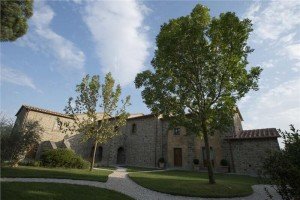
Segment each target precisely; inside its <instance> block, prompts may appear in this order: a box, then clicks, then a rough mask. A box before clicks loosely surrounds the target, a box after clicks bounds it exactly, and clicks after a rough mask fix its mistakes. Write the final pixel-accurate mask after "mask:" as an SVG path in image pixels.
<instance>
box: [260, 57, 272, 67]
mask: <svg viewBox="0 0 300 200" xmlns="http://www.w3.org/2000/svg"><path fill="white" fill-rule="evenodd" d="M274 63H275V61H274V60H273V59H270V60H267V61H264V62H262V63H261V65H260V66H261V67H262V68H273V67H274Z"/></svg>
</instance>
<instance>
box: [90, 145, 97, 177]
mask: <svg viewBox="0 0 300 200" xmlns="http://www.w3.org/2000/svg"><path fill="white" fill-rule="evenodd" d="M97 144H98V142H97V141H95V144H94V151H93V157H92V162H91V167H90V171H92V170H93V167H94V164H95V156H96V150H97Z"/></svg>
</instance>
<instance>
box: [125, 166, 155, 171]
mask: <svg viewBox="0 0 300 200" xmlns="http://www.w3.org/2000/svg"><path fill="white" fill-rule="evenodd" d="M125 168H126V171H127V172H140V171H154V170H157V169H156V168H146V167H131V166H126V167H125Z"/></svg>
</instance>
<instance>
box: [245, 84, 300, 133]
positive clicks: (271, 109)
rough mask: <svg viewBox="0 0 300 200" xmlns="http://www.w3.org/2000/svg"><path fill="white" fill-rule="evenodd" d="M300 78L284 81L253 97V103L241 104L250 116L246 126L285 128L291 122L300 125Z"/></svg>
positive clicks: (247, 127)
mask: <svg viewBox="0 0 300 200" xmlns="http://www.w3.org/2000/svg"><path fill="white" fill-rule="evenodd" d="M299 91H300V79H295V80H291V81H287V82H285V83H282V84H280V85H278V86H276V87H274V88H273V89H271V90H269V91H267V92H265V93H260V95H256V96H255V97H252V98H251V100H252V102H251V105H250V106H249V107H248V105H246V104H240V106H241V110H243V111H244V112H245V114H246V115H247V116H249V118H248V119H247V120H245V122H244V126H245V128H246V129H249V128H268V127H275V128H283V129H288V128H289V127H288V126H289V124H294V125H295V126H296V127H297V128H299V127H300V92H299Z"/></svg>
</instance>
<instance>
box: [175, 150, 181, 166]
mask: <svg viewBox="0 0 300 200" xmlns="http://www.w3.org/2000/svg"><path fill="white" fill-rule="evenodd" d="M174 167H182V149H181V148H174Z"/></svg>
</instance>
